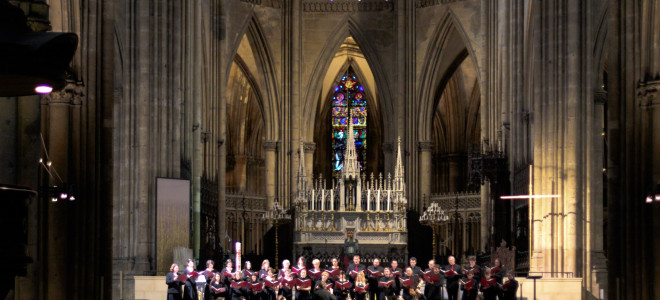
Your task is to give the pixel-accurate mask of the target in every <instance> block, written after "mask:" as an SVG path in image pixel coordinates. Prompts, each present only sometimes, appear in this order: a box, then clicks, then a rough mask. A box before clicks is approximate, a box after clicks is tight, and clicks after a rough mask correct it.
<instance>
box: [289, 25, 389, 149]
mask: <svg viewBox="0 0 660 300" xmlns="http://www.w3.org/2000/svg"><path fill="white" fill-rule="evenodd" d="M339 24H340V25H338V27H337V28H336V29H335V30H333V32H334V34H333V35H332V36H330V38H329V39H328V40H327V42H326V44H325V46H324V47H323V50H322V51H321V54H320V56H319V59H318V60H317V61H316V63H315V64H314V67H313V68H312V72H311V76H310V81H309V89H307V91H306V92H305V95H304V98H303V99H316V101H305V102H304V104H303V117H304V118H305V120H306V122H308V123H311V124H313V123H314V121H315V120H316V113H317V111H318V110H319V106H320V105H322V103H321V101H322V100H319V95H320V93H321V90H322V82H323V78H324V77H325V75H326V74H327V72H328V68H329V67H330V64H331V63H332V59H333V57H334V55H335V54H336V53H337V50H339V48H340V46H341V45H342V43H343V42H344V40H346V38H347V37H349V36H352V37H353V38H354V39H355V42H356V43H357V45H358V46H359V47H360V49H361V50H362V53H363V54H364V58H365V60H366V61H367V63H368V64H369V68H371V72H372V73H373V75H374V81H375V83H376V94H377V95H378V98H377V99H378V100H377V101H378V104H377V105H378V106H379V107H380V116H379V117H380V119H381V120H382V121H383V123H382V124H383V125H384V126H386V127H388V128H383V133H384V134H387V133H388V132H394V131H393V130H391V129H393V128H389V127H390V126H393V124H394V120H393V119H392V116H393V112H394V106H393V100H392V92H391V90H390V88H389V85H388V84H387V80H386V76H385V73H384V71H383V68H382V67H381V66H380V64H379V63H378V61H379V60H378V56H377V55H376V51H375V50H374V49H373V48H372V47H371V45H370V44H369V43H368V42H367V38H366V36H365V34H364V33H363V32H362V30H360V28H359V25H358V24H357V22H356V21H355V20H354V19H353V18H351V17H349V16H347V17H346V18H345V20H344V21H341V22H339ZM324 96H325V95H321V99H325V97H324ZM372 103H373V102H372ZM313 136H314V129H313V128H312V127H311V126H310V127H305V128H303V132H302V137H303V138H305V139H307V140H311V139H313ZM383 140H391V139H388V137H383Z"/></svg>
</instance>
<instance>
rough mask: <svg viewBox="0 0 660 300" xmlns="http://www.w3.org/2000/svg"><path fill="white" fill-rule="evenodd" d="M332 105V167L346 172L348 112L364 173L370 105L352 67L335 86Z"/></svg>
mask: <svg viewBox="0 0 660 300" xmlns="http://www.w3.org/2000/svg"><path fill="white" fill-rule="evenodd" d="M334 92H335V95H334V97H333V101H332V120H331V122H332V134H331V136H332V149H333V153H334V155H333V158H332V164H333V168H334V171H335V172H339V171H341V169H342V168H343V165H344V164H343V162H344V157H343V153H344V151H345V150H346V129H347V127H348V111H349V109H350V111H351V113H352V115H353V116H352V117H353V118H352V119H353V126H354V127H355V128H354V132H353V133H354V137H355V146H356V151H357V152H358V153H357V157H358V163H359V165H360V171H364V170H365V169H364V168H365V166H366V159H367V152H366V147H367V128H366V127H367V101H366V97H365V95H364V86H362V85H361V84H360V82H359V81H358V78H357V76H356V75H355V72H354V71H353V68H352V67H349V69H348V70H347V71H346V74H344V75H343V76H342V77H341V80H340V82H339V83H338V84H337V86H335V89H334Z"/></svg>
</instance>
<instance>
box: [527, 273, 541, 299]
mask: <svg viewBox="0 0 660 300" xmlns="http://www.w3.org/2000/svg"><path fill="white" fill-rule="evenodd" d="M541 278H543V275H534V276H527V279H533V280H534V300H536V280H537V279H541Z"/></svg>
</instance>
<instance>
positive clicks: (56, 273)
mask: <svg viewBox="0 0 660 300" xmlns="http://www.w3.org/2000/svg"><path fill="white" fill-rule="evenodd" d="M72 100H73V90H72V89H71V86H70V85H67V87H65V89H64V90H62V91H59V92H53V93H51V94H49V95H46V96H44V97H43V99H42V111H43V114H42V120H43V122H42V124H43V126H44V129H43V132H44V139H45V141H46V149H47V151H48V156H49V158H50V160H51V162H52V166H51V167H50V168H49V171H50V173H51V174H52V175H48V174H45V179H44V181H43V185H44V186H51V187H52V186H61V185H62V181H63V182H67V183H68V174H69V169H68V166H69V145H70V142H69V136H70V135H69V133H70V128H69V120H70V117H71V116H70V104H71V101H72ZM57 174H59V176H58V175H57ZM45 201H48V202H46V203H45V205H47V208H46V211H47V226H46V228H45V229H46V232H47V233H46V235H47V244H46V245H47V246H46V247H47V248H46V253H47V254H46V257H47V259H46V273H45V278H46V282H47V285H46V291H45V293H46V294H47V295H48V299H66V298H67V295H68V292H67V291H68V289H67V288H64V287H66V286H67V281H68V280H69V278H70V277H69V269H68V268H69V266H68V264H67V263H66V261H67V260H68V258H70V256H71V252H70V245H71V243H72V241H71V239H70V235H69V233H68V226H67V224H68V222H69V218H70V217H71V216H70V214H69V211H70V210H71V209H72V205H71V204H70V203H67V202H68V201H66V200H61V199H59V200H58V202H50V200H45Z"/></svg>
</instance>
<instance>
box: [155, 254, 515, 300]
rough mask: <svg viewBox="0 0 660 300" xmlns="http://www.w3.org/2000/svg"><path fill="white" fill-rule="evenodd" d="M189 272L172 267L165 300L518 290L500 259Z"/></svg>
mask: <svg viewBox="0 0 660 300" xmlns="http://www.w3.org/2000/svg"><path fill="white" fill-rule="evenodd" d="M193 268H194V262H193V260H191V259H189V260H188V261H187V265H186V269H185V270H184V271H183V273H181V274H179V266H178V265H177V264H173V265H172V266H171V267H170V273H168V274H167V276H166V280H165V282H166V283H167V285H168V290H167V299H168V300H175V299H176V300H182V299H183V300H217V299H221V298H222V299H225V300H292V299H294V298H295V300H397V299H399V298H402V299H404V300H419V299H426V300H438V299H443V298H444V295H445V293H443V289H444V290H445V291H446V295H447V296H448V299H459V297H461V299H463V300H473V299H478V298H479V299H485V300H495V299H499V300H503V299H506V300H508V299H515V297H516V296H515V295H516V291H517V289H518V282H517V281H516V280H515V278H514V277H513V274H512V273H510V272H505V271H504V269H503V268H502V266H501V263H500V261H499V259H496V260H495V265H494V266H492V267H485V266H484V267H480V266H478V265H476V260H475V258H474V257H470V258H469V264H468V265H466V266H463V267H462V266H461V265H459V264H456V259H455V258H454V257H453V256H450V257H449V258H448V264H447V265H444V266H442V265H439V264H436V262H435V260H430V261H429V263H428V268H427V269H426V270H422V268H420V267H419V266H417V259H415V258H414V257H413V258H410V260H409V264H408V267H406V268H405V270H404V269H402V268H400V267H399V262H398V261H396V260H392V261H391V262H390V266H387V267H383V266H381V265H380V260H379V259H377V258H376V259H374V260H373V263H372V265H371V266H368V267H365V266H364V265H362V264H360V256H359V255H355V256H354V257H353V262H352V263H351V264H349V265H348V266H347V267H346V268H341V267H340V266H339V261H338V260H337V259H336V258H333V259H332V265H331V266H330V267H328V268H321V263H320V261H319V260H318V259H314V260H313V261H312V267H311V268H307V265H306V262H305V258H304V257H300V258H298V261H297V264H296V265H295V266H293V267H291V266H290V262H289V260H284V261H282V268H281V269H280V270H279V271H278V272H277V274H274V272H273V269H272V268H271V267H270V262H269V261H268V260H264V261H263V263H262V264H261V269H259V270H258V271H252V265H251V263H250V262H249V261H247V262H245V268H243V270H241V269H240V268H234V266H233V263H232V261H231V260H227V261H226V262H225V266H224V268H223V269H222V270H221V271H216V270H215V269H214V263H213V261H211V260H209V261H207V262H206V269H205V270H203V271H195V270H194V269H193ZM504 278H506V279H507V281H506V282H504ZM182 287H183V289H182ZM182 290H183V291H182ZM461 295H462V296H461Z"/></svg>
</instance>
